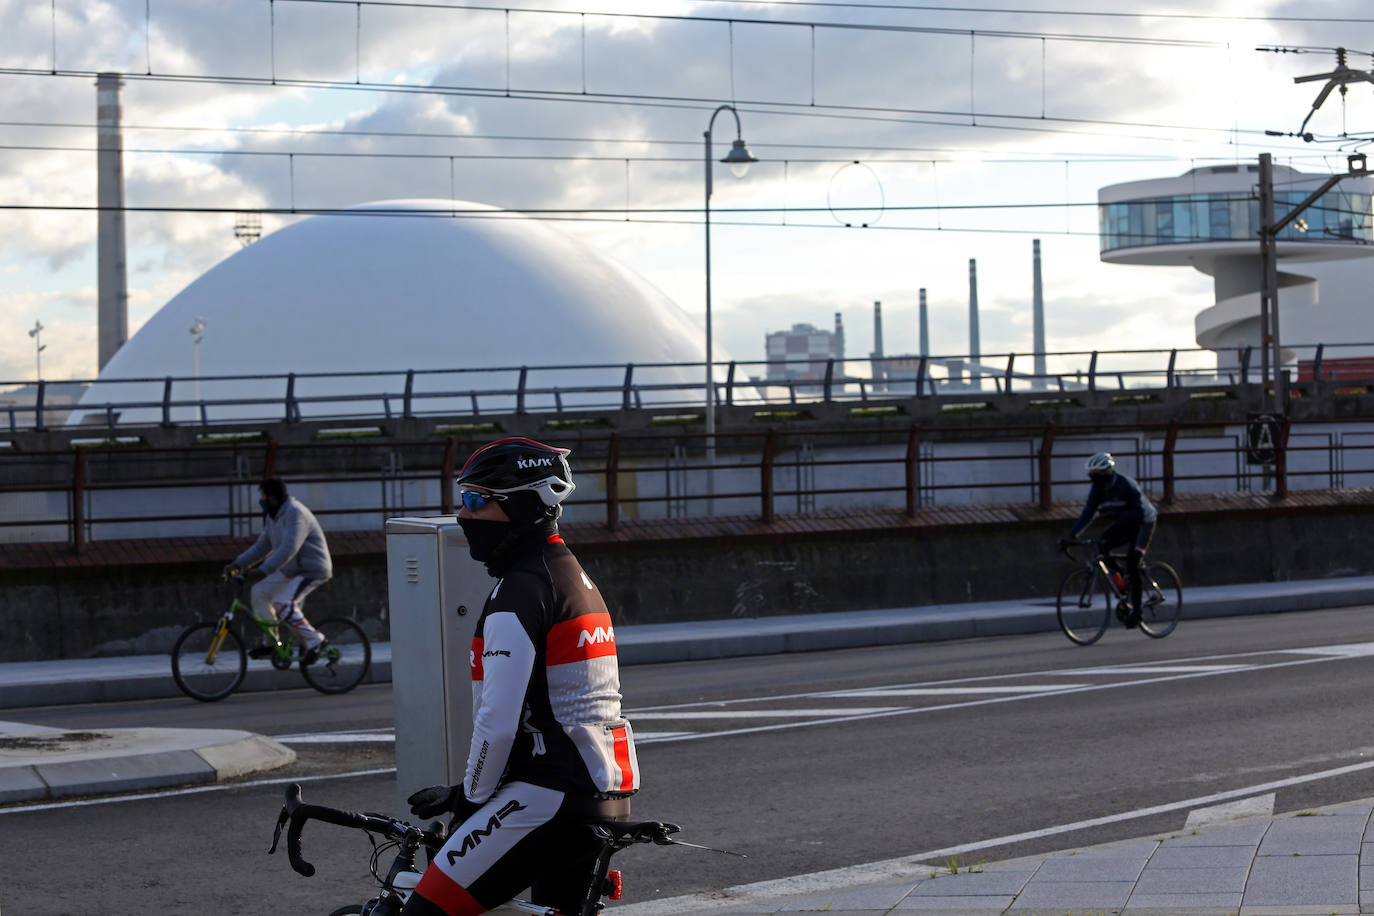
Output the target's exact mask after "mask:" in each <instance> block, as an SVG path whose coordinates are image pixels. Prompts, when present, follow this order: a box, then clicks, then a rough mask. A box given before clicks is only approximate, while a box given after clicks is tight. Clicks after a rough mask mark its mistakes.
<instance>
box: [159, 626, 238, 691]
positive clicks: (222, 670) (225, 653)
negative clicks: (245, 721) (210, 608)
mask: <svg viewBox="0 0 1374 916" xmlns="http://www.w3.org/2000/svg"><path fill="white" fill-rule="evenodd" d="M247 670H248V653H247V652H245V651H244V650H243V643H242V642H241V641H240V640H239V638H238V635H237V634H235V633H234V631H233V630H232V629H230V628H228V627H225V628H224V631H223V633H222V634H221V632H220V621H215V622H214V623H198V624H196V625H195V626H193V627H191V628H189V629H187V630H186V632H184V633H182V634H181V636H179V637H178V638H177V641H176V645H175V646H173V647H172V680H174V681H176V684H177V687H179V688H180V689H181V692H182V693H184V694H186V695H187V696H188V697H190V698H191V699H193V700H200V701H201V702H202V703H211V702H214V701H215V700H222V699H224V698H225V697H227V696H229V694H231V693H233V692H234V691H235V690H237V689H238V686H239V684H241V683H243V675H244V673H245V672H246V671H247Z"/></svg>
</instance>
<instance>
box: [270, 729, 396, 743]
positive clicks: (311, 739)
mask: <svg viewBox="0 0 1374 916" xmlns="http://www.w3.org/2000/svg"><path fill="white" fill-rule="evenodd" d="M272 740H273V741H279V742H281V743H282V744H395V743H396V733H395V732H394V731H392V732H389V733H388V732H321V733H319V734H302V735H273V736H272Z"/></svg>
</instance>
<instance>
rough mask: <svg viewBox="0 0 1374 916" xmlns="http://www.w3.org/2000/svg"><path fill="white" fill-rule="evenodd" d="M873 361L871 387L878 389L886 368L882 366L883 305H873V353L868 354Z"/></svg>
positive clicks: (875, 303) (885, 374)
mask: <svg viewBox="0 0 1374 916" xmlns="http://www.w3.org/2000/svg"><path fill="white" fill-rule="evenodd" d="M869 358H870V359H872V361H873V387H874V388H877V387H878V382H881V381H882V380H883V379H884V378H885V377H886V376H887V372H886V368H885V367H884V365H883V304H882V303H881V302H874V303H873V352H872V353H870V354H869Z"/></svg>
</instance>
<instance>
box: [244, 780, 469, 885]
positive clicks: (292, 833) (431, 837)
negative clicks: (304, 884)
mask: <svg viewBox="0 0 1374 916" xmlns="http://www.w3.org/2000/svg"><path fill="white" fill-rule="evenodd" d="M308 820H317V821H324V822H325V823H327V824H336V825H338V826H340V827H351V828H353V829H356V830H366V831H368V832H370V833H379V834H381V835H382V836H385V837H386V838H387V839H389V840H400V841H404V840H406V839H407V838H410V839H413V840H415V841H417V842H419V843H425V844H426V845H430V846H433V847H434V848H437V847H439V846H441V845H443V842H444V836H443V835H442V834H439V833H435V832H434V831H430V830H421V829H420V828H419V827H414V826H412V825H410V824H407V823H405V822H404V821H398V820H396V819H395V818H394V817H385V816H383V815H380V814H371V813H360V812H357V811H341V810H339V809H338V808H326V807H324V806H323V805H308V804H306V803H305V802H303V801H302V800H301V787H300V785H299V784H298V783H294V782H293V783H291V784H290V785H289V786H287V787H286V803H285V804H283V805H282V806H281V813H280V814H278V815H277V829H276V831H275V832H274V833H273V834H272V848H271V849H269V850H267V853H268V855H271V854H273V853H275V852H276V851H277V842H278V841H279V840H280V839H281V828H282V827H283V826H285V825H287V824H288V822H289V826H287V830H286V857H287V858H288V859H290V860H291V868H292V869H293V870H294V871H295V872H296V873H297V874H300V875H304V876H305V877H307V878H309V877H311V876H312V875H314V874H315V866H313V865H311V864H310V863H309V862H307V861H306V860H305V857H304V856H303V855H302V854H301V831H302V830H303V829H304V828H305V822H306V821H308Z"/></svg>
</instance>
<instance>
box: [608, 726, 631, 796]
mask: <svg viewBox="0 0 1374 916" xmlns="http://www.w3.org/2000/svg"><path fill="white" fill-rule="evenodd" d="M611 739H612V740H613V741H614V747H615V765H616V766H618V767H620V789H619V790H618V791H621V792H631V791H633V790H634V787H635V771H634V767H633V766H631V765H630V736H629V734H628V733H627V732H626V730H625V729H623V728H613V729H611Z"/></svg>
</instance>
